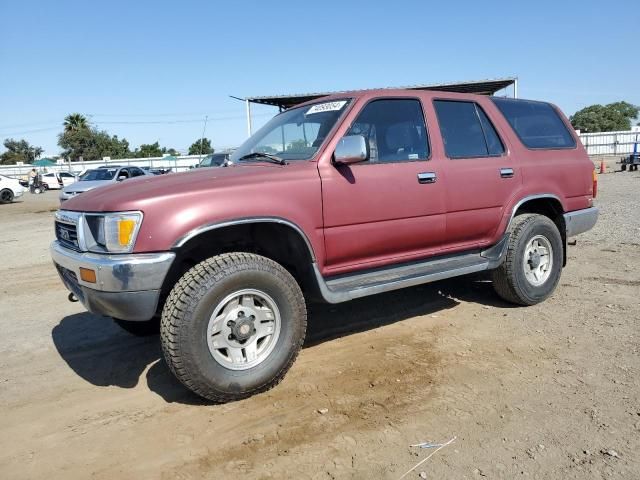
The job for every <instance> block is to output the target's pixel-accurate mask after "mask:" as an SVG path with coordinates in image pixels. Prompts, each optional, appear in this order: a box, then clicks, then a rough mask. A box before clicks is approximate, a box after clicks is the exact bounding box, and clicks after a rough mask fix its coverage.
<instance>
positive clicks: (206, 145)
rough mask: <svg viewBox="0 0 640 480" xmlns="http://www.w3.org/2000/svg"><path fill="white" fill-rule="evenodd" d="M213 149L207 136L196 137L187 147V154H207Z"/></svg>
mask: <svg viewBox="0 0 640 480" xmlns="http://www.w3.org/2000/svg"><path fill="white" fill-rule="evenodd" d="M213 151H214V150H213V147H212V146H211V140H209V139H208V138H205V139H198V140H196V141H195V142H193V144H192V145H191V146H190V147H189V155H201V154H202V155H208V154H210V153H213Z"/></svg>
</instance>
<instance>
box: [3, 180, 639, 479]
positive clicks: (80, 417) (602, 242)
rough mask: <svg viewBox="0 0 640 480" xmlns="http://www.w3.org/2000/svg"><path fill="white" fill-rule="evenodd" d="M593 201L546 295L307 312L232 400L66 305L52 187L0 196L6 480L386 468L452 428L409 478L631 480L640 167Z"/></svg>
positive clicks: (413, 297) (477, 285) (481, 293)
mask: <svg viewBox="0 0 640 480" xmlns="http://www.w3.org/2000/svg"><path fill="white" fill-rule="evenodd" d="M597 203H598V205H599V206H600V207H601V209H602V214H601V221H600V222H599V224H598V226H597V227H596V228H595V229H594V230H593V231H591V232H589V233H588V234H585V235H583V236H581V238H579V240H578V243H577V245H576V246H571V247H570V248H569V263H568V265H567V267H566V269H565V270H564V272H563V275H562V279H561V284H560V286H559V288H558V290H557V291H556V293H555V295H554V296H553V297H552V298H551V299H550V300H548V301H546V302H544V303H543V304H541V305H537V306H534V307H529V308H513V307H511V306H509V305H507V304H505V303H503V302H501V301H500V300H499V299H498V298H497V297H496V295H495V294H494V293H493V291H492V288H491V285H490V284H489V283H488V282H487V281H486V280H485V279H484V278H483V277H481V276H477V277H466V278H458V279H454V280H450V281H444V282H439V283H435V284H431V285H427V286H421V287H416V288H411V289H407V290H402V291H398V292H393V293H389V294H385V295H380V296H377V297H370V298H365V299H362V300H358V301H353V302H350V303H347V304H342V305H338V306H313V307H312V309H311V313H310V328H309V335H308V339H307V345H306V347H305V348H304V350H303V351H302V352H301V354H300V356H299V358H298V360H297V362H296V363H295V365H294V366H293V368H292V369H291V371H290V372H289V374H288V375H287V377H286V378H285V380H284V381H283V382H282V383H281V384H280V385H279V386H278V387H276V388H275V389H273V390H271V391H270V392H267V393H265V394H262V395H258V396H256V397H253V398H250V399H248V400H244V401H241V402H236V403H231V404H226V405H208V404H206V403H203V402H202V401H200V400H199V399H198V398H196V397H195V396H193V395H192V394H190V393H189V392H188V391H186V390H185V389H184V388H183V387H182V386H181V385H180V384H179V383H178V382H177V381H176V380H174V379H173V377H172V376H171V374H170V373H169V371H168V369H167V367H166V366H165V364H164V362H163V360H162V359H161V353H160V348H159V339H158V337H157V336H155V337H151V338H146V339H140V338H134V337H132V336H130V335H128V334H127V333H125V332H123V331H120V330H119V329H118V327H117V326H115V325H114V324H113V323H112V322H111V321H110V320H109V319H106V318H101V317H97V316H94V315H90V314H88V313H86V312H85V311H84V309H83V308H82V306H81V305H80V304H78V303H70V302H68V301H67V299H66V297H67V293H66V291H65V290H64V288H63V286H62V284H61V283H60V281H59V280H58V278H57V275H56V273H55V271H54V268H53V266H52V264H51V262H50V260H49V255H48V250H47V249H48V244H49V242H50V241H51V240H52V239H53V228H52V222H53V213H52V212H53V211H54V210H55V208H56V206H57V202H56V193H55V192H49V193H47V194H43V195H39V196H35V195H29V194H27V195H26V196H25V198H24V199H23V200H22V201H21V202H19V203H15V204H12V205H0V255H1V260H0V278H1V279H2V284H1V286H0V291H1V292H2V293H1V296H0V322H1V323H0V333H1V334H0V431H1V432H2V435H0V478H3V479H40V478H43V479H45V478H46V479H51V478H64V479H86V478H93V479H114V478H118V479H119V478H135V479H147V478H150V479H155V478H162V479H173V478H178V479H190V478H207V479H220V478H251V479H267V478H274V479H275V478H296V479H333V478H336V479H378V478H380V479H397V478H399V477H400V476H401V475H402V474H403V473H404V472H405V471H407V470H408V469H409V468H411V467H412V466H413V465H415V464H416V463H418V462H419V461H420V460H422V459H425V458H426V457H427V456H428V455H429V454H430V453H433V452H434V449H419V448H415V447H410V445H411V444H416V443H420V442H427V441H430V442H438V443H442V442H445V441H448V440H449V439H451V438H453V437H456V440H455V442H454V443H452V444H451V445H449V446H447V447H446V448H443V449H442V450H440V451H438V452H437V453H436V454H435V455H434V456H433V457H432V458H430V459H429V460H428V461H426V462H425V463H423V464H422V466H421V467H419V468H418V469H416V470H415V471H414V472H412V473H411V474H409V475H408V476H407V477H406V478H421V477H420V476H419V475H420V474H421V473H422V472H423V473H422V474H423V476H422V478H428V479H436V478H438V479H442V478H467V479H475V478H482V477H485V478H508V479H511V478H525V477H527V478H545V479H546V478H548V479H559V478H563V479H585V478H586V479H589V478H598V479H600V478H605V479H608V478H621V479H631V478H640V453H639V451H640V382H639V381H638V374H639V373H640V350H639V348H640V347H639V344H638V332H639V328H640V326H639V325H640V219H639V217H640V211H639V210H638V207H639V206H640V173H637V172H636V173H616V174H608V175H601V176H600V195H599V198H598V202H597ZM325 409H326V411H325ZM321 412H322V413H321Z"/></svg>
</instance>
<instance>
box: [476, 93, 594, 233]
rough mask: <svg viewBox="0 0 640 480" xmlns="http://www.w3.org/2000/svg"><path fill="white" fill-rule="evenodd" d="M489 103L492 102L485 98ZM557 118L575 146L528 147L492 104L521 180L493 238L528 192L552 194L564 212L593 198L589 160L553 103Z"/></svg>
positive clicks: (568, 123) (566, 120) (583, 206)
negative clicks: (563, 125)
mask: <svg viewBox="0 0 640 480" xmlns="http://www.w3.org/2000/svg"><path fill="white" fill-rule="evenodd" d="M487 103H492V102H487ZM553 107H554V108H555V109H556V111H557V112H558V114H559V115H560V118H561V119H562V120H563V122H564V123H565V125H566V127H567V128H568V130H569V132H570V133H571V135H572V137H573V138H574V141H575V143H576V146H575V147H574V148H565V149H529V148H527V147H526V146H525V145H524V144H523V143H522V142H521V141H520V139H519V138H518V136H517V134H516V133H515V132H514V131H513V129H512V128H511V126H510V125H509V123H508V122H507V121H506V119H505V118H504V116H503V115H502V113H501V112H500V111H499V110H498V108H497V107H496V106H495V105H491V106H490V107H489V108H490V111H491V116H492V118H493V119H495V121H496V123H499V124H500V125H501V127H502V130H503V131H504V132H505V134H506V135H507V136H508V137H509V143H510V144H511V149H512V151H513V155H514V156H515V157H516V159H517V163H518V165H519V167H518V168H520V170H521V173H522V183H521V185H520V186H519V188H518V189H517V190H515V191H514V193H513V196H512V198H511V199H510V201H509V202H508V204H507V205H505V209H504V211H503V219H502V222H501V224H500V227H499V229H498V231H497V232H496V234H495V236H494V241H497V239H499V238H500V236H501V235H502V234H503V233H504V230H505V229H506V227H507V225H508V223H509V220H510V219H511V214H512V212H513V209H514V208H515V206H516V205H517V204H518V202H519V201H521V200H522V199H524V198H526V197H529V196H538V195H548V196H552V197H556V198H557V199H558V200H559V201H560V203H561V204H562V208H563V210H564V211H565V212H569V211H573V210H579V209H583V208H588V207H590V206H591V202H592V199H593V177H592V175H593V173H592V172H593V163H592V162H591V160H590V159H589V156H588V155H587V152H586V150H585V148H584V146H583V145H582V143H581V142H580V138H579V137H578V136H577V135H576V133H575V130H574V129H573V127H572V126H571V123H570V122H569V120H568V119H567V118H566V116H565V115H564V114H563V113H562V111H560V110H559V109H558V108H557V107H556V106H555V105H553Z"/></svg>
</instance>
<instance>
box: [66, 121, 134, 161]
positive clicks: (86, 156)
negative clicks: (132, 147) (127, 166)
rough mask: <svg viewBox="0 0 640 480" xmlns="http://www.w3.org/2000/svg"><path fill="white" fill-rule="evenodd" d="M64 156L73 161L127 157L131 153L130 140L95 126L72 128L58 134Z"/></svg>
mask: <svg viewBox="0 0 640 480" xmlns="http://www.w3.org/2000/svg"><path fill="white" fill-rule="evenodd" d="M58 145H59V146H60V147H61V148H62V149H63V152H62V156H63V157H64V158H66V159H68V160H71V161H78V160H100V159H101V158H102V157H111V158H126V157H128V156H130V155H131V152H130V151H129V142H128V141H127V140H126V139H125V138H123V139H120V138H118V136H117V135H114V136H110V135H109V134H108V133H107V132H105V131H99V130H97V129H95V128H91V127H89V128H76V129H70V130H68V131H65V132H63V133H61V134H60V135H58Z"/></svg>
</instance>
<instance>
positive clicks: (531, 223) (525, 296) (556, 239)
mask: <svg viewBox="0 0 640 480" xmlns="http://www.w3.org/2000/svg"><path fill="white" fill-rule="evenodd" d="M562 249H563V242H562V237H561V236H560V232H559V231H558V227H557V226H556V224H555V223H553V221H551V219H549V218H548V217H545V216H544V215H537V214H523V215H518V216H517V217H515V218H514V219H513V225H512V227H511V230H510V235H509V245H508V249H507V254H506V258H505V261H504V262H503V263H502V265H500V267H498V268H497V269H495V270H493V271H492V272H491V274H492V280H493V287H494V289H495V291H496V292H497V293H498V295H499V296H500V297H502V298H503V299H504V300H506V301H508V302H511V303H515V304H518V305H535V304H536V303H540V302H542V301H543V300H545V299H547V298H548V297H549V296H550V295H551V294H552V293H553V291H554V290H555V288H556V286H557V285H558V281H559V280H560V273H561V272H562V258H563V251H562Z"/></svg>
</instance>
